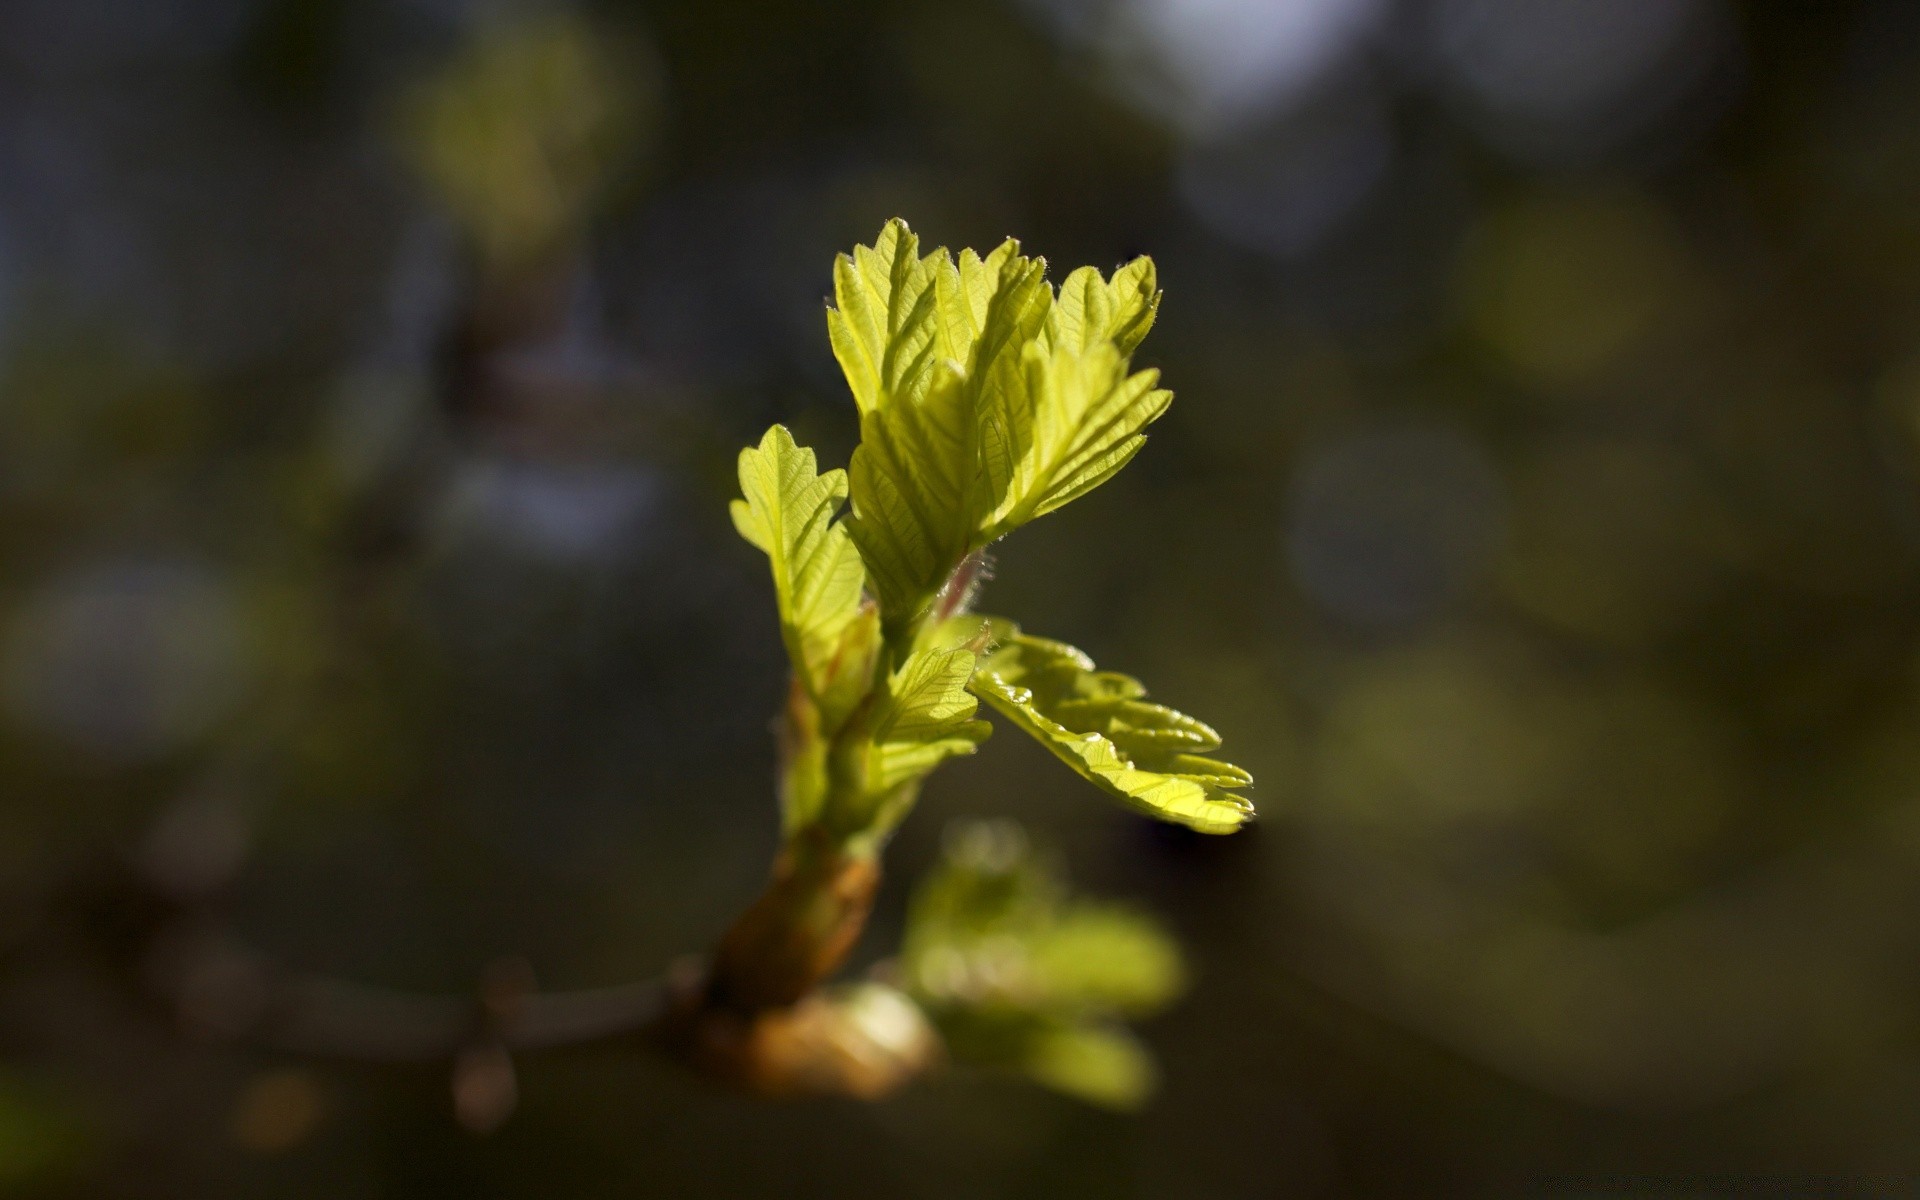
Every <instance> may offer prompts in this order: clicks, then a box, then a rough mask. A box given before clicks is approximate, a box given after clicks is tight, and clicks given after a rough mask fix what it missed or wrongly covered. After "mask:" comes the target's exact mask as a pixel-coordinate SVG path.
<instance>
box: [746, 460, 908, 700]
mask: <svg viewBox="0 0 1920 1200" xmlns="http://www.w3.org/2000/svg"><path fill="white" fill-rule="evenodd" d="M740 491H741V494H742V496H743V497H744V498H743V499H740V500H735V501H734V502H733V506H732V513H733V523H734V527H735V528H737V529H738V530H739V531H740V536H741V537H744V538H746V539H747V541H749V542H751V543H753V544H754V545H755V546H757V547H759V548H760V549H761V550H763V551H765V552H766V555H767V560H768V562H769V564H770V565H771V566H772V569H773V589H774V596H775V598H776V601H777V603H778V605H779V610H780V633H781V637H782V639H783V640H784V641H785V642H786V646H787V654H788V656H789V657H790V658H791V659H792V661H793V667H794V672H795V673H796V674H797V675H798V676H799V677H800V679H801V680H802V682H803V683H804V684H805V685H806V688H807V690H808V692H809V693H810V694H811V695H812V696H813V697H814V699H815V700H816V701H817V702H820V703H821V704H822V707H823V708H826V709H829V710H831V711H834V712H844V711H845V710H846V709H847V708H848V707H850V706H851V700H857V699H858V695H859V693H861V692H864V690H865V678H864V676H863V669H864V668H865V666H866V664H868V663H870V662H871V655H872V653H873V647H872V644H871V643H872V640H873V639H872V637H871V632H870V630H871V624H872V616H871V614H870V613H869V614H868V615H866V616H863V615H862V606H861V599H860V589H861V586H862V583H863V581H864V579H865V571H864V569H863V568H862V566H861V562H860V555H859V552H858V551H857V550H856V549H855V548H854V544H853V540H852V538H851V537H849V536H848V533H847V529H846V526H845V524H844V523H843V522H840V521H836V520H835V519H834V517H835V514H836V513H837V512H838V511H839V508H840V505H841V502H842V501H844V500H845V499H846V496H847V475H846V472H844V471H838V470H835V471H828V472H827V473H826V474H824V475H822V474H820V473H818V471H817V470H816V466H815V462H814V457H813V451H811V450H809V449H807V448H805V447H804V446H800V445H797V444H795V442H794V440H793V435H792V434H790V433H788V432H787V430H786V428H785V427H784V426H780V425H775V426H774V427H773V428H771V429H769V430H767V433H766V436H765V437H763V438H761V439H760V445H759V446H758V447H752V448H749V449H746V450H742V451H741V452H740ZM863 643H864V644H863ZM849 696H851V699H850V698H849Z"/></svg>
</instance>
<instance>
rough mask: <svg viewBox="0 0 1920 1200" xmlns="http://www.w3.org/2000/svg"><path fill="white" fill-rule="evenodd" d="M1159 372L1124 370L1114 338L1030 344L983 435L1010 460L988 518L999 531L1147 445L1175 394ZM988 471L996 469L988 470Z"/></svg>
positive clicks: (1098, 480) (1046, 508)
mask: <svg viewBox="0 0 1920 1200" xmlns="http://www.w3.org/2000/svg"><path fill="white" fill-rule="evenodd" d="M1159 380H1160V373H1159V372H1158V371H1140V372H1137V373H1134V374H1131V375H1130V374H1128V373H1127V360H1126V357H1125V356H1124V355H1122V354H1121V352H1120V350H1119V348H1118V347H1117V346H1116V345H1115V344H1114V343H1112V342H1109V341H1101V342H1096V343H1095V344H1093V345H1091V346H1089V347H1088V348H1086V349H1085V350H1080V351H1076V350H1074V349H1073V348H1071V347H1069V346H1055V347H1053V348H1052V349H1050V350H1049V349H1043V348H1042V347H1041V346H1039V345H1038V344H1034V345H1030V346H1029V347H1028V348H1027V349H1026V350H1025V351H1024V352H1023V353H1022V356H1021V379H1020V385H1019V386H1018V387H1008V388H1005V389H1001V390H997V391H996V392H994V394H993V401H994V402H995V403H996V404H997V405H998V407H997V408H995V409H994V410H993V411H991V412H990V413H989V414H988V416H987V417H986V423H987V425H988V427H989V428H991V430H992V435H991V436H990V437H989V438H987V439H985V440H986V444H987V445H988V446H989V447H990V448H991V449H992V451H993V453H994V455H995V457H996V458H998V459H1000V460H1002V461H1003V462H1004V463H1005V464H1006V473H1007V481H1006V485H1005V488H1004V491H1003V492H1002V493H1001V495H1000V498H999V502H998V504H997V505H996V506H995V508H994V510H993V512H992V513H991V514H989V516H988V518H987V520H986V522H985V527H984V528H985V534H986V537H987V538H988V539H989V540H991V539H992V538H995V537H999V536H1001V535H1002V534H1005V533H1007V532H1009V531H1011V530H1013V529H1017V528H1019V527H1020V526H1021V525H1024V524H1026V523H1027V522H1028V521H1031V520H1033V519H1034V518H1036V517H1041V516H1045V515H1046V514H1047V513H1050V512H1052V511H1053V510H1054V509H1056V508H1059V507H1060V506H1061V505H1063V504H1067V503H1069V502H1071V501H1073V500H1076V499H1078V498H1079V497H1081V496H1083V495H1085V494H1086V493H1088V492H1090V491H1092V490H1093V489H1094V488H1096V487H1099V486H1100V485H1101V484H1102V483H1105V482H1106V481H1107V480H1108V479H1110V478H1112V477H1113V475H1114V473H1115V472H1117V471H1118V470H1119V469H1120V468H1121V467H1124V466H1126V465H1127V463H1128V462H1129V461H1131V460H1132V458H1133V456H1134V455H1135V454H1137V453H1139V451H1140V447H1141V446H1142V445H1144V444H1145V442H1146V437H1145V434H1144V433H1143V432H1142V430H1144V429H1145V428H1146V427H1147V426H1148V425H1150V424H1152V423H1153V422H1154V421H1157V420H1159V419H1160V416H1161V415H1162V414H1163V413H1165V412H1166V411H1167V406H1168V405H1169V404H1171V403H1172V402H1173V393H1172V392H1169V391H1166V390H1165V389H1162V388H1157V387H1155V386H1154V385H1155V384H1157V383H1158V382H1159ZM989 474H991V471H990V472H989Z"/></svg>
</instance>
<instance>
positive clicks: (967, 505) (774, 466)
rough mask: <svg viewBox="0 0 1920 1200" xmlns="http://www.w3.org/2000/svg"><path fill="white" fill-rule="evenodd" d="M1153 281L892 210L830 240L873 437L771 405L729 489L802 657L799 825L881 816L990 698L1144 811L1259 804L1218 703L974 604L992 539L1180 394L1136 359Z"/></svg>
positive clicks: (797, 664)
mask: <svg viewBox="0 0 1920 1200" xmlns="http://www.w3.org/2000/svg"><path fill="white" fill-rule="evenodd" d="M1159 304H1160V292H1159V289H1158V286H1157V282H1156V275H1155V272H1154V267H1153V263H1152V261H1151V260H1149V259H1145V258H1140V259H1136V260H1135V261H1133V262H1131V263H1129V264H1127V265H1125V266H1123V267H1120V268H1119V269H1118V270H1116V271H1114V272H1113V274H1112V275H1111V276H1106V275H1102V274H1101V273H1100V272H1099V271H1097V270H1095V269H1094V268H1092V267H1082V268H1080V269H1079V270H1076V271H1074V272H1073V273H1072V274H1070V275H1069V276H1067V278H1066V280H1065V281H1064V282H1063V283H1062V284H1061V285H1060V287H1059V289H1058V291H1057V292H1056V291H1055V289H1054V287H1053V285H1052V284H1050V283H1049V282H1048V281H1047V276H1046V263H1045V261H1044V260H1043V259H1039V258H1030V257H1028V256H1026V255H1024V254H1022V253H1021V252H1020V246H1019V244H1018V243H1016V242H1013V241H1007V242H1006V243H1004V244H1002V245H1001V246H1000V247H999V248H998V249H996V250H994V251H993V252H992V253H991V254H988V255H986V256H984V257H982V256H981V255H979V254H976V253H975V252H974V251H972V250H965V251H962V252H961V253H960V255H959V256H958V258H957V259H956V258H955V257H954V256H953V255H951V254H949V253H948V252H947V251H946V250H945V249H936V250H933V251H931V252H930V253H927V254H925V255H922V254H921V253H920V245H919V240H918V239H917V238H916V237H915V236H914V235H913V233H912V232H911V231H910V230H908V228H907V226H906V224H905V222H902V221H897V220H896V221H893V222H891V223H889V224H888V225H887V226H886V228H885V229H883V230H882V231H881V233H880V236H879V237H878V238H877V239H876V240H875V242H874V244H873V245H871V246H860V247H857V248H855V250H854V251H853V253H852V254H850V255H843V256H842V257H841V258H840V259H839V261H838V262H837V263H836V264H835V269H834V306H833V307H832V308H831V309H830V310H829V311H828V314H827V329H828V335H829V338H830V340H831V342H832V345H833V351H834V355H835V357H836V358H838V360H839V362H840V366H841V368H842V370H843V371H844V372H845V374H846V378H847V384H848V386H849V388H850V389H851V390H852V392H853V398H854V402H855V404H856V405H857V406H858V408H859V410H860V444H859V445H858V447H856V448H855V450H854V452H853V456H852V460H851V462H850V463H849V467H848V469H847V470H846V471H840V470H830V471H827V472H824V473H822V472H821V471H820V470H819V468H818V464H817V463H816V461H815V458H814V455H813V452H812V451H811V450H808V449H806V448H804V447H801V446H799V445H797V444H796V443H795V442H794V440H793V437H792V436H791V435H790V434H789V433H788V432H787V430H786V429H784V428H782V427H780V426H777V425H776V426H774V427H773V428H772V429H770V430H768V431H767V434H766V436H765V437H764V438H762V439H761V442H760V444H759V445H758V446H757V447H753V448H750V449H747V450H745V451H743V452H742V453H741V455H740V487H741V492H742V499H740V500H736V501H735V502H734V506H733V516H734V523H735V525H736V526H737V527H738V528H739V530H740V533H741V535H742V536H743V537H745V538H746V539H747V540H748V541H749V542H752V543H753V544H754V545H755V546H757V547H759V548H760V549H761V550H763V551H765V552H766V554H767V556H768V558H769V560H770V561H771V564H772V569H773V579H774V589H775V592H776V595H777V598H778V605H779V611H780V623H781V630H782V634H783V636H784V638H785V641H786V646H787V651H788V654H789V656H790V657H791V659H792V661H793V667H794V680H795V687H794V693H793V696H794V699H793V702H792V703H791V704H790V705H789V711H788V721H787V725H788V730H787V732H788V738H787V741H788V755H789V765H788V775H787V779H786V786H785V807H786V818H787V824H788V828H789V829H790V830H791V829H795V828H800V827H804V826H810V825H814V824H824V825H825V826H827V827H828V828H829V829H831V830H833V831H834V832H835V833H837V834H838V835H840V836H841V837H843V838H846V839H850V840H851V839H857V838H868V839H878V838H880V837H884V835H885V834H886V832H887V831H888V830H890V829H891V828H892V826H893V825H894V824H895V823H896V822H897V821H898V820H899V819H900V817H901V816H902V815H904V813H905V811H906V810H907V808H908V807H910V806H911V804H912V802H913V798H914V795H915V794H916V789H917V788H918V785H919V782H920V780H921V779H922V778H924V777H925V775H926V774H927V773H928V772H929V771H931V770H932V769H933V768H934V767H936V766H938V765H939V764H940V763H941V762H943V761H944V760H946V759H947V758H950V757H952V756H954V755H958V754H969V753H972V751H973V750H974V749H975V748H976V747H977V746H978V744H979V743H980V742H981V741H982V740H983V739H984V738H985V737H986V735H987V733H988V732H989V727H988V726H987V725H986V724H985V723H984V722H981V721H979V720H977V719H976V718H975V713H976V709H977V706H978V702H979V701H980V700H985V701H986V702H987V703H988V704H989V705H990V706H992V707H993V708H994V709H995V710H997V711H998V712H1000V713H1001V714H1002V715H1003V716H1005V717H1006V718H1007V719H1008V720H1009V721H1011V722H1012V723H1013V724H1014V725H1015V726H1017V727H1018V728H1020V729H1023V730H1025V731H1026V732H1027V733H1028V734H1030V735H1032V736H1033V737H1034V738H1036V739H1038V740H1039V741H1040V742H1041V743H1042V744H1044V745H1046V746H1047V747H1048V749H1050V750H1052V751H1053V752H1054V754H1056V755H1057V756H1058V757H1059V758H1061V759H1062V760H1063V761H1065V762H1066V763H1068V764H1069V765H1070V766H1072V767H1073V768H1074V769H1075V770H1077V771H1079V772H1080V773H1081V774H1082V775H1084V776H1085V777H1086V778H1088V779H1089V780H1091V781H1093V782H1094V783H1095V784H1097V785H1098V786H1099V787H1100V788H1102V789H1103V790H1104V791H1106V792H1108V793H1110V794H1112V795H1114V796H1116V797H1117V798H1119V799H1120V800H1122V801H1123V802H1125V803H1127V804H1129V805H1131V806H1133V807H1135V808H1137V809H1140V810H1142V811H1144V812H1147V813H1149V814H1151V815H1154V816H1157V817H1161V818H1164V819H1166V820H1171V821H1177V822H1180V823H1182V824H1185V825H1189V826H1191V827H1193V828H1195V829H1199V830H1203V831H1206V832H1210V833H1224V832H1229V831H1231V830H1233V829H1235V828H1237V827H1238V826H1239V825H1240V824H1242V823H1243V822H1244V821H1245V820H1246V819H1247V818H1248V817H1249V816H1250V815H1251V813H1252V806H1251V805H1250V804H1249V803H1248V802H1247V801H1246V800H1245V799H1243V798H1241V797H1240V796H1238V795H1236V794H1235V793H1234V789H1237V788H1242V787H1245V786H1247V785H1248V784H1250V783H1251V782H1252V781H1251V779H1250V777H1249V776H1248V775H1247V773H1246V772H1245V771H1242V770H1241V769H1239V768H1238V767H1235V766H1233V765H1231V764H1229V763H1224V762H1220V761H1217V760H1214V759H1210V758H1205V757H1201V755H1202V753H1203V752H1205V751H1210V750H1212V749H1214V748H1216V747H1218V746H1219V744H1220V739H1219V737H1218V735H1216V734H1215V733H1214V732H1213V730H1211V729H1210V728H1208V727H1207V726H1206V725H1205V724H1203V723H1201V722H1199V721H1196V720H1194V719H1193V718H1191V717H1188V716H1185V715H1184V714H1181V713H1178V712H1175V711H1174V710H1172V709H1170V708H1166V707H1164V706H1161V705H1158V704H1153V703H1150V702H1148V701H1147V700H1146V699H1145V689H1144V688H1143V687H1142V686H1141V684H1140V683H1139V681H1137V680H1135V679H1132V678H1129V677H1128V676H1125V675H1119V674H1116V673H1113V672H1108V671H1096V670H1095V669H1094V667H1093V663H1092V662H1091V661H1090V660H1089V659H1088V658H1087V657H1086V655H1084V654H1082V653H1080V652H1079V651H1078V650H1075V649H1074V648H1072V647H1071V646H1067V645H1064V644H1063V643H1059V642H1050V641H1046V640H1045V639H1040V638H1033V637H1028V636H1026V635H1024V634H1022V633H1020V632H1019V630H1018V628H1017V627H1016V626H1015V625H1013V624H1012V623H1011V622H1008V621H1004V620H999V619H993V618H983V617H971V616H968V615H966V612H965V610H966V608H967V607H968V605H969V604H970V603H971V601H972V598H973V597H972V593H973V590H974V584H975V582H976V580H977V578H978V574H979V566H980V563H981V561H982V559H981V556H982V555H983V554H984V552H985V550H986V548H987V547H988V546H989V545H991V544H992V543H993V542H995V541H996V540H998V539H999V538H1001V537H1004V536H1005V535H1006V534H1008V533H1009V532H1011V531H1013V530H1014V529H1017V528H1019V527H1020V526H1022V525H1024V524H1026V523H1027V522H1029V521H1032V520H1034V519H1036V518H1038V517H1041V516H1044V515H1045V514H1047V513H1049V512H1052V511H1054V510H1055V509H1057V508H1059V507H1061V506H1062V505H1064V504H1067V503H1069V502H1071V501H1072V500H1075V499H1077V498H1078V497H1080V496H1084V495H1086V494H1087V493H1088V492H1089V491H1092V490H1093V489H1094V488H1096V487H1098V486H1099V485H1100V484H1102V483H1104V482H1105V481H1106V480H1108V479H1110V478H1112V477H1113V475H1114V473H1115V472H1117V471H1118V470H1119V469H1120V468H1121V467H1123V466H1125V465H1126V464H1127V462H1128V461H1129V460H1131V459H1132V457H1133V456H1134V455H1135V454H1136V453H1138V452H1139V450H1140V447H1141V446H1142V445H1143V444H1144V442H1145V440H1146V436H1145V429H1146V427H1147V426H1148V425H1149V424H1151V423H1152V422H1153V421H1155V420H1157V419H1158V418H1159V417H1160V415H1161V414H1162V413H1164V412H1165V411H1166V410H1167V405H1168V404H1169V402H1170V401H1171V400H1172V393H1170V392H1168V391H1166V390H1165V389H1163V388H1161V387H1159V386H1158V384H1159V374H1158V372H1156V371H1152V370H1145V371H1133V370H1132V369H1131V367H1130V365H1129V364H1130V359H1131V357H1132V354H1133V352H1134V350H1135V349H1136V348H1137V347H1138V346H1139V344H1140V341H1141V339H1142V338H1144V337H1145V336H1146V335H1147V332H1148V331H1149V330H1150V329H1151V328H1152V326H1153V321H1154V317H1155V315H1156V313H1157V312H1158V310H1159ZM843 504H850V507H849V509H848V511H846V512H844V513H843V512H842V511H841V506H842V505H843Z"/></svg>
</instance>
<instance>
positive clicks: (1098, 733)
mask: <svg viewBox="0 0 1920 1200" xmlns="http://www.w3.org/2000/svg"><path fill="white" fill-rule="evenodd" d="M992 628H993V635H994V638H995V640H996V641H997V642H998V643H999V645H998V647H997V648H996V649H995V650H994V651H993V652H992V653H990V654H988V655H987V656H986V657H985V658H984V659H983V660H982V661H981V663H980V667H979V669H978V670H977V671H975V672H974V676H973V682H972V684H971V685H970V686H971V687H972V688H973V690H974V693H975V694H976V695H978V696H979V697H980V698H981V699H982V700H985V701H986V702H987V703H988V704H990V705H992V706H993V707H994V709H995V710H997V711H998V712H999V713H1000V714H1001V715H1002V716H1004V717H1006V718H1007V719H1008V720H1010V721H1012V722H1013V723H1014V724H1016V725H1018V726H1020V727H1021V728H1022V729H1024V730H1026V731H1027V733H1028V734H1030V735H1031V736H1032V737H1033V738H1034V739H1035V740H1037V741H1038V742H1040V744H1041V745H1043V746H1045V747H1047V749H1049V750H1051V751H1053V753H1054V755H1055V756H1056V757H1057V758H1059V759H1061V760H1062V761H1063V762H1065V763H1066V764H1067V765H1069V766H1071V767H1072V768H1073V769H1074V770H1076V771H1078V772H1079V773H1080V774H1081V775H1083V776H1084V777H1086V778H1087V779H1089V780H1091V781H1092V782H1093V783H1095V784H1097V785H1098V786H1099V787H1100V788H1101V789H1102V790H1104V791H1106V792H1107V793H1108V794H1110V795H1112V796H1114V797H1116V798H1117V799H1119V800H1121V801H1122V802H1124V803H1126V804H1128V805H1130V806H1131V807H1134V808H1137V809H1140V810H1141V811H1143V812H1146V813H1148V814H1150V815H1152V816H1157V817H1160V818H1162V819H1163V820H1168V821H1177V822H1179V823H1180V824H1183V825H1187V826H1189V827H1191V828H1193V829H1197V830H1199V831H1200V832H1202V833H1231V832H1232V831H1234V830H1235V829H1238V828H1239V827H1240V826H1241V825H1243V824H1244V823H1246V821H1247V819H1248V818H1249V817H1251V816H1252V815H1253V805H1252V804H1251V803H1250V802H1249V801H1247V800H1246V799H1245V798H1244V797H1241V796H1237V795H1234V794H1233V793H1232V791H1231V790H1230V789H1233V788H1241V787H1246V786H1248V785H1250V784H1251V783H1252V782H1253V779H1252V776H1250V775H1248V774H1247V773H1246V772H1245V771H1243V770H1241V769H1240V768H1239V767H1236V766H1234V765H1233V764H1231V763H1225V762H1219V761H1216V760H1214V759H1210V758H1205V757H1202V756H1201V755H1200V754H1199V753H1196V752H1198V751H1208V750H1213V749H1215V748H1217V747H1218V746H1219V745H1220V735H1219V734H1217V733H1215V732H1214V731H1213V730H1212V728H1210V727H1209V726H1207V725H1206V724H1204V723H1203V722H1201V721H1197V720H1195V719H1194V718H1192V717H1189V716H1187V715H1186V714H1185V713H1181V712H1177V711H1175V710H1174V709H1171V708H1167V707H1166V706H1164V705H1160V704H1153V703H1151V702H1149V701H1147V700H1146V699H1144V697H1145V695H1146V689H1145V688H1144V687H1142V686H1141V685H1140V683H1139V681H1138V680H1135V679H1133V678H1131V677H1129V676H1125V675H1119V674H1116V673H1114V672H1109V671H1096V670H1095V669H1094V666H1093V660H1092V659H1090V658H1088V657H1087V656H1086V655H1085V654H1083V653H1082V652H1081V651H1079V650H1077V649H1075V648H1074V647H1072V646H1069V645H1067V644H1066V643H1064V642H1055V641H1049V640H1048V639H1046V638H1036V637H1029V636H1027V635H1025V634H1023V633H1021V632H1020V631H1019V627H1018V626H1015V625H1014V624H1013V623H1012V622H1009V621H1002V620H997V619H996V620H994V621H993V622H992Z"/></svg>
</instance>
